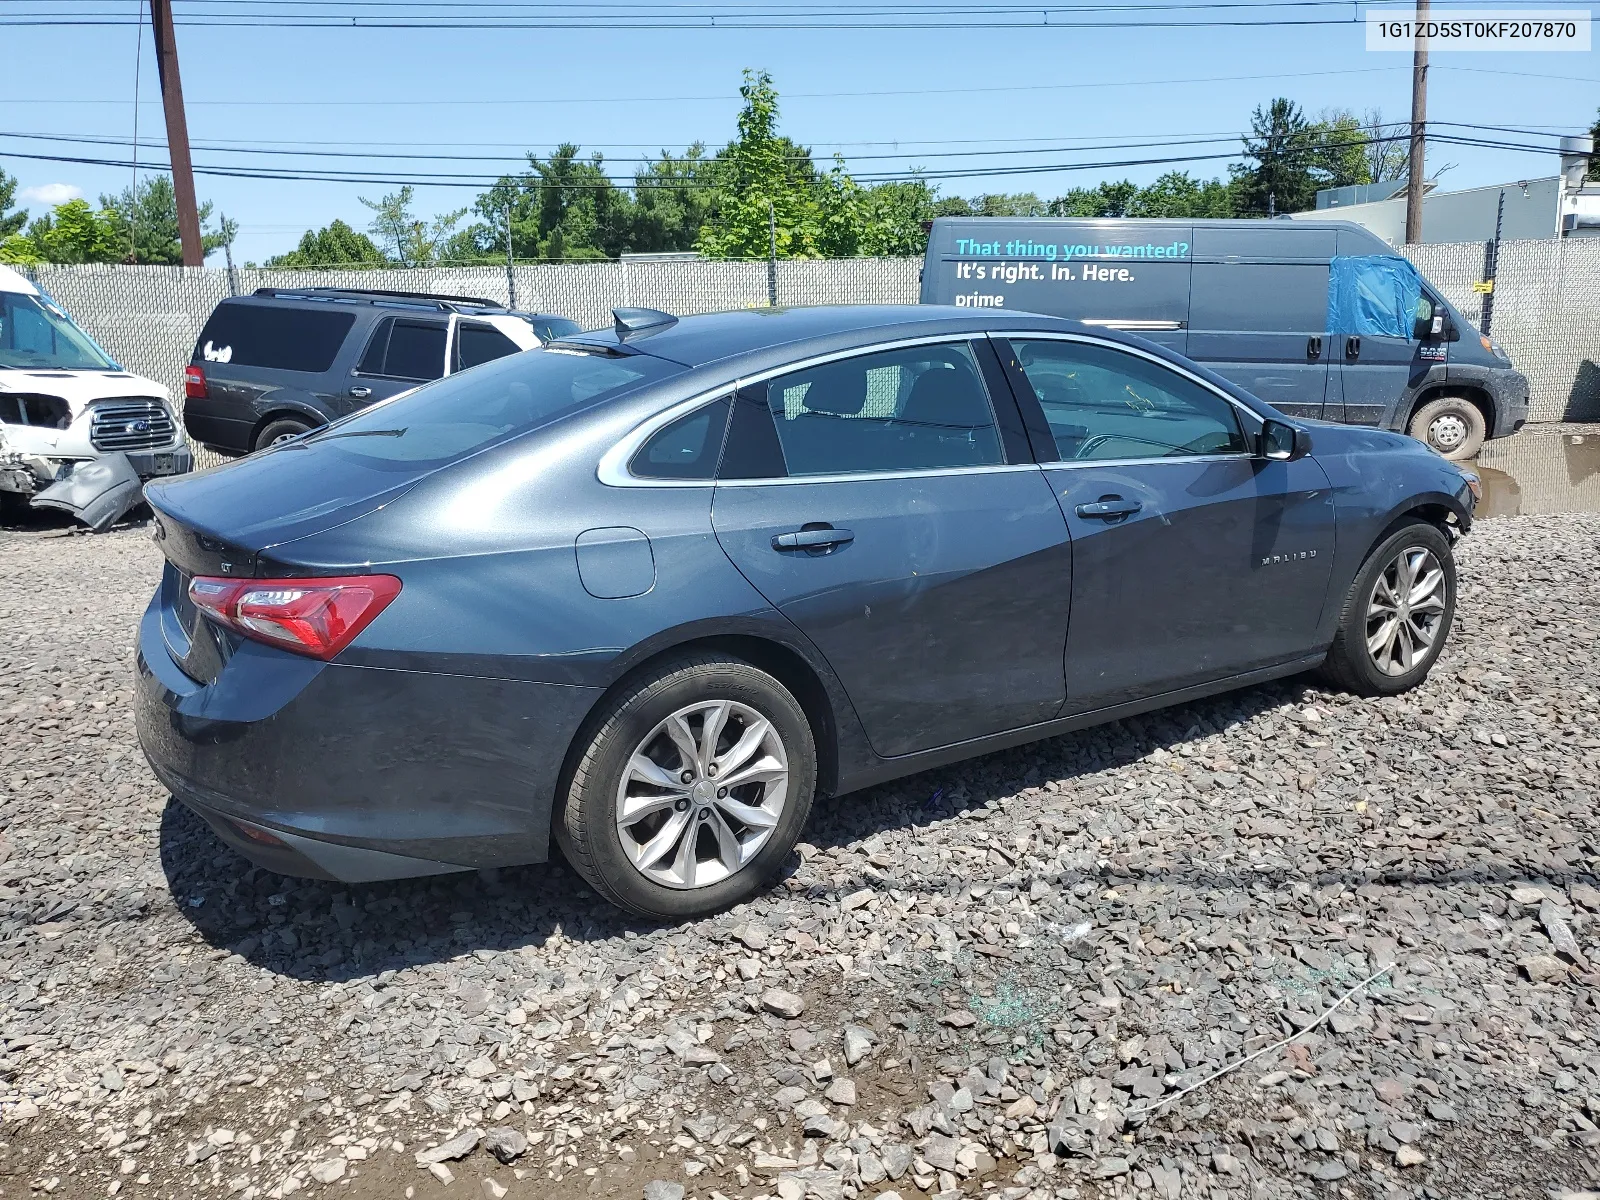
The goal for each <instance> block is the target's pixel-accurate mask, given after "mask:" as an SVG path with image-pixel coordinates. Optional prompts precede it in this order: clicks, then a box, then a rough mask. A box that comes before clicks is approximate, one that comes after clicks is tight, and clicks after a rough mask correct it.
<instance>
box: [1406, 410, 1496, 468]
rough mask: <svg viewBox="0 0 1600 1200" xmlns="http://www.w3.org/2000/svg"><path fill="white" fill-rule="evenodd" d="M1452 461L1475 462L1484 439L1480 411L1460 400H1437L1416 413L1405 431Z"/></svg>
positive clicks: (1481, 411) (1483, 424) (1485, 424)
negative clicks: (1470, 460) (1469, 459)
mask: <svg viewBox="0 0 1600 1200" xmlns="http://www.w3.org/2000/svg"><path fill="white" fill-rule="evenodd" d="M1407 432H1409V433H1410V434H1411V436H1412V437H1414V438H1416V439H1417V441H1419V442H1427V443H1428V445H1430V446H1432V447H1433V448H1434V449H1435V450H1437V451H1438V452H1439V453H1440V454H1442V455H1444V456H1445V457H1446V458H1448V459H1452V460H1454V461H1457V462H1459V461H1461V460H1462V459H1468V458H1476V457H1477V456H1478V451H1479V450H1482V449H1483V439H1484V438H1485V437H1486V436H1487V435H1488V432H1489V431H1488V423H1487V422H1486V421H1485V420H1484V419H1483V410H1482V409H1480V408H1479V407H1478V406H1477V405H1476V404H1474V403H1473V402H1472V401H1471V400H1468V399H1467V398H1466V397H1464V396H1441V397H1439V399H1437V400H1430V401H1428V403H1426V404H1424V405H1423V406H1422V407H1421V408H1419V409H1417V415H1416V416H1414V417H1412V418H1411V428H1410V429H1409V430H1408V431H1407Z"/></svg>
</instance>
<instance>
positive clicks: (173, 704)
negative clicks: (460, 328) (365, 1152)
mask: <svg viewBox="0 0 1600 1200" xmlns="http://www.w3.org/2000/svg"><path fill="white" fill-rule="evenodd" d="M1476 491H1477V480H1476V479H1475V477H1473V476H1472V475H1470V474H1468V473H1466V472H1464V471H1462V470H1461V469H1459V468H1457V467H1456V466H1454V465H1453V464H1451V463H1449V462H1447V461H1445V460H1444V459H1443V458H1441V457H1440V456H1439V455H1438V454H1436V453H1434V452H1433V451H1431V450H1429V449H1428V448H1427V447H1425V446H1423V445H1422V444H1420V443H1418V442H1415V441H1413V440H1411V439H1410V438H1407V437H1404V436H1402V435H1400V434H1396V433H1388V432H1383V431H1380V430H1375V429H1360V428H1350V427H1344V426H1335V425H1323V424H1320V423H1318V422H1315V421H1309V420H1298V419H1296V420H1291V419H1289V418H1287V417H1285V416H1283V415H1282V414H1281V413H1279V412H1277V411H1276V410H1274V409H1273V408H1271V407H1269V406H1268V405H1266V404H1264V403H1262V402H1261V401H1259V400H1257V399H1256V398H1254V397H1253V396H1251V395H1249V394H1248V393H1246V392H1243V391H1241V390H1240V389H1239V388H1237V387H1235V386H1234V385H1232V384H1230V383H1228V382H1227V381H1226V380H1224V379H1222V378H1221V377H1219V376H1217V375H1215V374H1213V373H1211V372H1209V371H1207V370H1205V369H1203V368H1200V367H1197V366H1196V365H1195V364H1193V363H1191V362H1189V361H1187V360H1186V359H1183V358H1181V357H1179V356H1177V355H1175V354H1172V353H1171V352H1169V351H1167V350H1164V349H1162V348H1159V347H1157V346H1154V345H1152V344H1150V343H1147V342H1144V341H1141V340H1140V339H1138V338H1135V337H1130V336H1126V335H1122V334H1118V333H1114V332H1110V331H1107V330H1104V329H1098V328H1090V327H1087V326H1082V325H1078V324H1076V323H1073V322H1069V321H1063V320H1058V319H1054V318H1049V317H1040V316H1029V315H1025V314H1020V313H1008V312H1004V311H995V310H989V311H984V312H973V311H970V310H957V309H951V308H936V307H920V306H919V307H905V308H890V307H884V308H875V307H833V308H813V309H797V310H788V311H781V310H779V311H774V310H767V311H751V312H739V313H724V314H720V315H714V316H703V317H689V318H685V319H683V320H677V319H675V318H673V317H670V316H668V315H666V314H664V313H655V312H651V311H649V310H639V309H625V310H618V311H617V313H616V320H615V326H614V328H613V329H611V330H607V331H605V332H599V333H590V334H581V335H574V336H570V337H566V338H563V339H560V340H557V341H555V342H552V343H550V344H548V345H546V346H545V347H544V348H542V349H538V350H533V351H529V352H527V353H523V354H518V355H513V356H511V357H509V358H505V359H501V360H499V361H496V362H493V363H489V364H486V365H483V366H480V367H476V368H474V369H472V370H470V371H465V372H463V373H461V374H459V375H454V376H451V377H449V378H446V379H442V380H439V381H438V382H435V383H430V384H427V385H425V386H424V387H422V388H420V389H418V390H417V391H415V392H412V393H410V394H407V395H404V396H399V397H396V398H395V399H393V400H390V401H387V402H384V403H381V404H378V405H376V406H374V407H372V408H370V409H367V410H364V411H362V412H360V413H358V414H356V415H354V416H352V417H349V418H347V419H345V420H343V421H339V422H337V423H335V424H333V425H330V426H327V427H326V428H324V429H321V430H318V431H316V432H314V433H310V434H307V435H304V436H302V437H299V438H296V439H294V440H291V441H288V442H285V443H283V444H281V445H278V446H276V447H274V448H273V449H271V450H269V451H268V452H267V453H265V454H261V455H258V456H256V457H253V458H250V459H246V460H244V461H242V462H239V463H236V464H232V465H228V466H224V467H221V468H218V469H215V470H212V471H207V472H203V473H201V474H199V475H194V476H190V477H186V478H183V479H178V480H172V481H162V482H159V483H155V484H152V485H151V486H150V488H149V489H148V496H149V500H150V503H151V505H152V507H153V509H154V510H155V534H156V537H157V539H158V542H159V545H160V547H161V550H162V552H163V554H164V555H165V558H166V564H165V570H164V574H163V576H162V579H161V583H160V586H159V588H158V590H157V592H156V595H155V597H154V599H153V600H152V601H151V603H150V606H149V609H148V610H147V611H146V613H145V615H144V618H143V621H142V624H141V627H140V631H139V651H138V660H137V670H138V693H137V694H138V728H139V737H140V741H141V742H142V744H143V746H144V750H145V753H146V755H147V756H148V757H149V759H150V762H151V764H152V766H153V767H154V768H155V771H156V774H157V775H158V776H159V777H160V778H161V780H162V782H163V783H164V784H166V786H167V787H168V788H169V789H170V790H171V791H172V793H173V794H174V795H175V796H176V797H177V798H178V799H179V800H181V801H182V802H183V803H184V804H186V805H188V806H189V807H190V808H192V809H193V810H194V811H195V812H196V813H198V814H199V815H200V816H201V817H202V818H204V819H205V820H206V821H207V822H208V823H209V824H210V826H211V827H212V828H213V829H214V830H215V831H216V832H217V834H218V835H219V836H220V837H221V838H222V839H223V840H224V841H226V842H228V843H229V844H230V845H232V846H233V847H234V848H236V849H237V850H239V851H240V852H241V853H242V854H244V855H245V856H246V857H247V858H249V859H251V860H253V861H254V862H256V863H258V864H260V865H262V866H264V867H268V868H270V869H272V870H275V871H280V872H283V873H285V874H289V875H303V876H315V877H322V878H332V879H339V880H346V881H361V880H374V879H386V878H394V877H400V876H413V875H427V874H434V873H440V872H447V871H460V870H467V869H472V868H482V867H492V866H503V865H509V864H516V863H532V862H540V861H543V860H544V859H546V858H547V857H548V856H549V854H550V852H551V848H550V843H551V841H552V839H553V840H554V841H555V842H556V844H557V845H558V846H559V847H560V850H561V852H562V854H563V855H564V856H565V857H566V859H567V860H568V862H570V863H571V864H572V866H573V867H574V868H575V869H576V870H577V871H578V872H579V873H580V874H581V875H582V876H583V877H584V878H585V879H586V880H587V881H588V882H589V883H590V884H591V885H592V886H593V887H594V888H595V890H596V891H598V892H599V893H600V894H601V895H603V896H604V897H606V898H607V899H609V900H611V901H613V902H614V903H616V904H618V905H621V906H622V907H624V908H626V909H629V910H631V911H633V912H635V913H639V914H643V915H645V916H648V917H654V918H663V919H674V918H683V917H689V916H693V915H696V914H700V913H705V912H709V911H713V910H716V909H720V908H724V907H727V906H728V905H731V904H734V903H736V902H738V901H740V900H742V899H745V898H746V897H749V896H750V895H752V894H753V893H755V892H757V891H758V890H760V889H761V888H762V887H764V886H766V885H767V884H769V883H770V882H771V881H772V880H773V879H774V878H775V877H776V876H777V875H778V874H779V873H780V872H781V870H782V869H783V865H784V863H785V861H786V859H787V858H788V857H789V855H790V853H791V851H792V849H793V847H794V845H795V842H796V840H797V839H798V838H799V836H800V833H801V831H802V829H803V827H804V825H805V822H806V817H807V813H808V811H809V809H810V807H811V803H812V800H813V798H814V797H815V796H817V795H819V794H843V793H848V792H851V791H854V790H856V789H859V788H862V787H865V786H867V785H869V784H873V783H877V782H880V781H883V780H887V779H892V778H895V777H897V776H903V775H909V774H911V773H912V772H915V771H921V770H925V769H927V768H929V767H934V766H938V765H940V764H943V763H949V762H952V761H955V760H958V759H964V758H969V757H971V756H973V755H977V754H983V753H986V752H989V751H993V750H997V749H1001V748H1004V747H1007V746H1014V745H1017V744H1019V743H1023V742H1028V741H1032V740H1035V739H1038V738H1046V737H1052V736H1055V735H1058V734H1061V733H1065V732H1068V731H1071V730H1075V729H1079V728H1082V727H1084V726H1088V725H1094V724H1097V723H1099V722H1103V721H1110V720H1114V719H1116V718H1118V717H1124V716H1128V715H1130V714H1133V713H1138V712H1143V711H1146V710H1149V709H1154V708H1159V707H1161V706H1163V705H1169V704H1175V703H1180V702H1183V701H1187V700H1193V699H1195V698H1197V697H1201V696H1206V695H1209V694H1212V693H1215V692H1220V691H1224V690H1226V689H1229V688H1237V687H1241V686H1245V685H1249V684H1254V683H1260V682H1262V681H1264V680H1269V679H1275V678H1279V677H1282V676H1287V675H1292V674H1295V673H1297V672H1302V671H1307V670H1311V669H1320V670H1321V672H1322V673H1323V675H1324V677H1325V678H1327V679H1328V680H1330V681H1331V682H1332V683H1334V684H1335V685H1337V686H1339V687H1342V688H1345V689H1348V690H1350V691H1353V692H1356V693H1359V694H1362V695H1382V694H1389V693H1395V692H1400V691H1404V690H1405V689H1407V688H1410V687H1414V686H1415V685H1417V684H1418V683H1420V682H1421V681H1422V680H1423V679H1424V677H1425V676H1426V675H1427V673H1428V671H1429V668H1431V667H1432V665H1433V663H1434V661H1435V660H1436V659H1437V658H1438V655H1439V653H1440V651H1441V649H1442V648H1443V646H1444V643H1445V639H1446V637H1447V636H1448V635H1449V632H1450V625H1451V619H1452V616H1453V612H1454V607H1455V598H1456V575H1455V567H1454V564H1453V560H1452V556H1451V547H1452V544H1453V543H1454V541H1455V539H1456V538H1457V537H1459V536H1460V535H1461V534H1463V533H1464V532H1466V530H1467V529H1468V528H1469V526H1470V524H1471V521H1472V509H1473V503H1474V496H1475V493H1476Z"/></svg>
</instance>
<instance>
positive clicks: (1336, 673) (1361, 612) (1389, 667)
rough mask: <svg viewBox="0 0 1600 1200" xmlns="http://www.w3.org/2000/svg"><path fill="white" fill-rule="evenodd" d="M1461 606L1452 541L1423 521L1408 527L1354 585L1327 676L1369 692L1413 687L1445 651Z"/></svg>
mask: <svg viewBox="0 0 1600 1200" xmlns="http://www.w3.org/2000/svg"><path fill="white" fill-rule="evenodd" d="M1455 611H1456V564H1455V558H1454V556H1453V555H1452V554H1451V552H1450V541H1449V539H1448V538H1446V537H1445V535H1444V534H1443V533H1441V532H1440V531H1439V530H1438V529H1437V528H1435V527H1434V526H1432V525H1429V524H1427V523H1426V522H1424V521H1417V522H1414V523H1412V524H1408V525H1404V526H1402V527H1401V528H1400V529H1398V530H1396V531H1395V532H1394V533H1392V534H1390V535H1389V536H1388V537H1386V538H1384V540H1383V541H1382V542H1381V543H1379V545H1378V546H1377V548H1376V549H1374V550H1373V552H1372V554H1371V555H1370V556H1369V557H1368V558H1367V561H1366V563H1365V564H1364V565H1363V566H1362V568H1361V570H1360V572H1359V573H1357V575H1356V578H1355V582H1354V583H1352V584H1351V585H1350V594H1349V596H1348V597H1346V599H1345V602H1344V610H1343V611H1342V612H1341V614H1340V617H1339V631H1338V633H1337V634H1335V635H1334V639H1333V646H1332V647H1331V648H1330V649H1329V651H1328V658H1327V661H1326V662H1325V663H1324V664H1323V674H1324V675H1326V676H1327V677H1328V679H1329V680H1330V681H1331V682H1332V683H1333V684H1334V685H1335V686H1337V687H1340V688H1342V689H1344V690H1345V691H1348V692H1355V693H1356V694H1358V695H1362V696H1392V695H1394V694H1395V693H1397V692H1404V691H1407V690H1409V689H1411V688H1414V687H1416V686H1417V684H1419V683H1421V682H1422V681H1423V680H1424V679H1426V678H1427V677H1428V672H1429V671H1430V670H1431V669H1432V668H1433V664H1434V662H1435V661H1437V660H1438V657H1439V654H1440V652H1441V651H1442V650H1443V649H1444V643H1445V639H1446V638H1448V637H1449V636H1450V626H1451V624H1452V622H1453V621H1454V620H1455Z"/></svg>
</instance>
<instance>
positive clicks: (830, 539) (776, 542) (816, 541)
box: [772, 529, 856, 550]
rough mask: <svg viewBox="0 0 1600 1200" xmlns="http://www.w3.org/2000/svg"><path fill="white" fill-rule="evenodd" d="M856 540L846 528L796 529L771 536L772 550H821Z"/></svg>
mask: <svg viewBox="0 0 1600 1200" xmlns="http://www.w3.org/2000/svg"><path fill="white" fill-rule="evenodd" d="M855 540H856V535H855V534H853V533H851V532H850V531H849V530H848V529H797V530H795V531H794V532H793V533H780V534H777V535H775V536H774V537H773V539H772V548H773V549H774V550H822V549H826V548H828V547H830V546H843V545H845V544H847V543H849V542H853V541H855Z"/></svg>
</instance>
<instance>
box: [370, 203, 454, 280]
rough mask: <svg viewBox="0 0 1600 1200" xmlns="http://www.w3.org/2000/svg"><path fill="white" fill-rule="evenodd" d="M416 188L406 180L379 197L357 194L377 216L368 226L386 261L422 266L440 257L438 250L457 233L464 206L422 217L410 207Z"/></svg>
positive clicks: (402, 265) (408, 265)
mask: <svg viewBox="0 0 1600 1200" xmlns="http://www.w3.org/2000/svg"><path fill="white" fill-rule="evenodd" d="M415 197H416V188H414V187H412V186H411V185H410V184H406V185H405V186H404V187H402V188H401V189H400V190H399V191H398V192H391V193H390V194H389V195H387V196H384V197H382V198H381V199H378V200H368V199H367V198H366V197H365V196H358V197H356V198H357V199H358V200H360V201H361V203H362V204H365V205H366V206H367V207H368V208H370V209H371V210H372V211H373V212H374V213H375V214H377V215H376V216H374V217H373V218H372V224H371V225H370V226H369V227H368V228H369V231H370V232H371V234H372V236H373V237H374V238H376V239H377V242H378V244H379V245H380V246H381V247H382V249H383V253H384V255H385V256H386V257H387V259H388V261H389V262H391V263H393V264H394V265H395V266H400V267H423V266H428V265H429V264H431V263H435V262H437V261H439V258H440V257H441V251H442V250H443V249H444V247H445V246H447V245H448V244H450V243H451V241H452V239H454V238H455V237H456V235H457V232H458V229H457V227H458V226H459V225H460V224H461V221H462V220H463V219H464V218H465V217H466V215H467V210H466V209H464V208H461V209H457V210H456V211H455V212H449V213H441V214H440V215H438V216H436V217H434V218H433V220H432V221H424V220H422V219H421V218H419V217H418V216H417V215H416V214H415V213H413V212H412V211H411V202H412V200H413V199H414V198H415Z"/></svg>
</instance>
